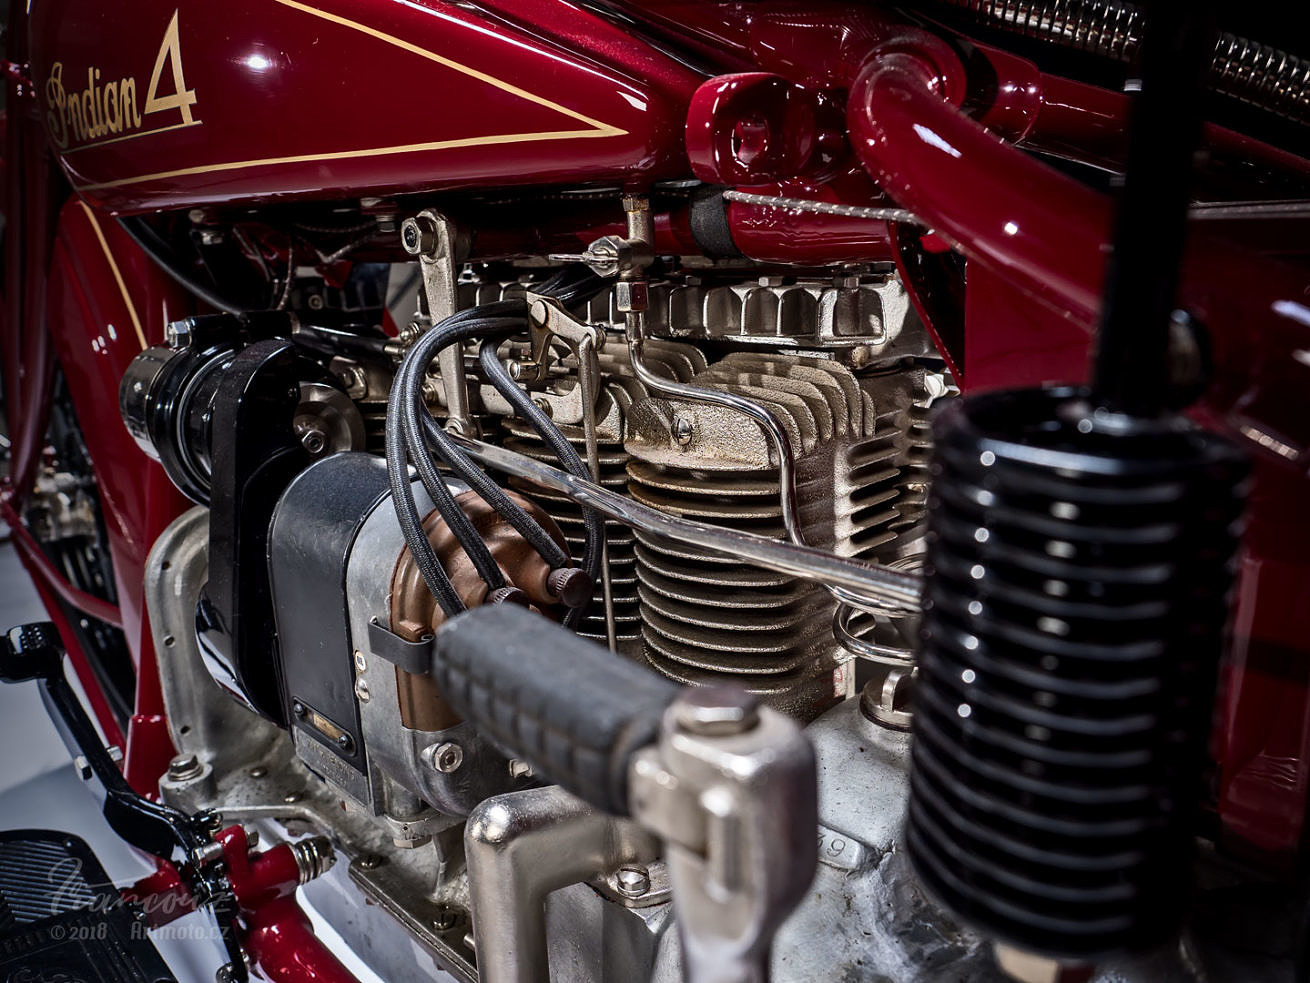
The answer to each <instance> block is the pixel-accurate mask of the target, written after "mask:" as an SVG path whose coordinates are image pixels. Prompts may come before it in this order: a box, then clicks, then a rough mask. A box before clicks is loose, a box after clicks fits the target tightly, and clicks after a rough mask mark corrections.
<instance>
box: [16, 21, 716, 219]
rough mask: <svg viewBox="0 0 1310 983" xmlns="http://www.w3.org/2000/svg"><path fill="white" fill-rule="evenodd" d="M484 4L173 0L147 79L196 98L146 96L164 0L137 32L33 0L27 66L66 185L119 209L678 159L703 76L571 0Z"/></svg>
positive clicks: (456, 182)
mask: <svg viewBox="0 0 1310 983" xmlns="http://www.w3.org/2000/svg"><path fill="white" fill-rule="evenodd" d="M497 6H498V5H495V4H489V5H487V8H488V9H485V10H479V9H476V8H472V7H470V6H469V5H466V4H455V3H435V2H434V3H428V4H423V5H420V4H416V3H407V2H401V0H353V2H349V0H325V2H315V3H312V4H310V3H301V2H299V0H234V2H230V3H224V4H193V5H190V6H186V7H183V8H181V9H180V13H178V14H177V15H176V16H177V23H176V42H177V43H176V45H175V46H174V47H173V48H171V49H169V50H170V51H171V55H172V57H165V59H164V61H165V68H164V79H163V81H162V82H161V83H160V84H159V93H160V94H164V95H171V94H172V93H173V91H174V81H173V80H174V79H179V80H181V81H182V82H183V85H184V88H183V90H182V91H183V92H184V93H185V94H186V99H188V100H190V99H192V98H193V99H194V101H193V102H190V103H189V104H186V105H178V106H174V107H169V108H163V109H157V110H155V111H151V109H150V106H149V105H148V103H147V96H148V94H149V88H150V81H151V73H152V66H154V65H155V63H156V60H157V58H158V57H159V56H160V55H161V52H163V51H164V50H165V49H166V48H167V47H168V46H167V45H166V43H165V39H166V37H167V36H168V32H169V28H170V24H171V23H172V20H173V18H174V16H175V12H177V11H178V10H179V8H178V5H177V3H176V2H175V0H139V2H137V3H135V4H134V5H133V11H132V30H131V31H123V30H121V29H118V26H119V25H120V24H121V20H120V12H119V11H118V10H117V9H116V8H111V7H107V6H105V5H104V4H102V3H99V2H97V0H47V2H45V3H42V4H40V5H39V6H37V7H36V9H35V10H34V11H33V14H32V30H31V35H32V49H33V52H32V77H33V79H34V80H35V81H36V84H37V86H38V89H39V90H40V92H41V96H42V109H43V111H44V112H45V114H46V118H47V120H48V123H49V129H50V134H51V139H52V141H53V142H54V143H55V145H56V146H60V147H62V151H61V153H60V160H61V163H62V164H63V165H64V168H65V169H66V171H67V173H68V175H69V177H70V179H71V180H72V182H73V184H74V187H75V188H77V189H79V190H81V191H82V192H83V193H85V194H87V195H89V196H90V197H91V198H92V199H94V200H96V201H98V202H101V203H103V204H104V206H105V207H107V208H109V209H111V210H115V211H132V210H137V211H140V210H149V209H159V208H185V207H190V206H195V205H201V204H207V203H225V204H226V203H230V202H232V201H237V200H262V201H269V200H273V199H279V200H285V199H286V198H288V197H310V198H339V197H358V196H360V195H364V194H367V195H376V194H385V193H391V192H413V191H419V190H435V189H449V188H466V187H477V186H495V185H511V184H542V183H551V182H564V181H567V182H569V183H572V184H576V183H579V182H588V181H606V182H613V183H625V184H631V185H633V186H638V187H640V186H646V185H649V183H650V182H651V181H653V180H656V179H659V178H665V177H675V176H680V175H684V174H686V171H687V165H686V158H685V155H684V154H683V150H682V125H683V121H684V119H685V115H686V112H685V110H686V104H687V101H688V100H689V99H690V97H691V93H692V92H693V91H694V89H695V87H696V85H697V84H699V82H700V81H701V80H702V79H701V77H700V76H698V75H696V74H695V73H693V72H692V71H690V70H689V69H687V68H685V67H683V66H682V65H681V64H679V63H678V62H676V61H674V60H673V59H671V58H668V57H665V56H663V55H661V54H660V53H659V52H657V51H656V50H655V49H654V48H652V47H651V46H650V45H648V44H645V43H644V42H642V41H640V40H639V39H637V38H635V37H634V36H633V35H632V34H631V33H629V32H627V31H623V30H621V29H619V28H618V27H616V26H615V25H613V24H611V23H610V22H608V21H607V20H605V19H602V18H600V17H598V16H596V15H595V14H592V13H589V12H587V11H585V10H583V9H581V8H580V7H579V6H578V5H575V4H572V3H567V2H565V0H530V2H523V3H514V4H508V3H506V4H503V5H499V6H500V7H501V8H502V9H497ZM108 36H112V37H114V39H115V43H114V44H112V45H106V44H104V43H103V39H104V38H105V37H108ZM347 51H348V52H349V57H348V58H346V57H343V52H347ZM175 66H180V69H178V71H177V74H176V76H174V75H172V74H170V73H171V72H172V70H173V69H174V67H175ZM97 71H98V72H99V76H98V78H99V81H98V82H97V83H95V85H94V86H91V88H90V89H89V91H90V93H91V94H90V95H88V96H86V97H85V99H84V101H85V102H86V104H87V105H88V106H94V107H96V109H95V112H96V114H97V115H95V116H94V118H93V122H92V123H91V124H90V126H89V127H79V118H80V117H79V116H78V115H77V113H76V112H75V111H74V106H75V102H74V97H75V96H79V95H80V94H82V93H84V92H87V91H88V86H89V85H91V83H89V82H88V72H92V73H95V72H97ZM127 80H133V81H132V83H131V85H130V86H129V85H128V81H127ZM133 92H134V93H135V101H133V98H132V93H133ZM165 101H167V100H165ZM115 102H117V104H118V106H119V108H118V109H114V108H113V106H114V105H115ZM125 104H126V105H127V106H128V107H129V111H130V112H131V113H132V118H131V121H130V123H129V124H124V123H123V122H122V121H121V116H122V113H123V112H124V110H123V109H122V108H121V107H122V106H123V105H125ZM61 106H62V107H63V108H62V109H61ZM132 106H135V109H133V108H131V107H132ZM138 112H139V113H140V116H139V119H140V123H139V125H138V124H137V119H138V117H137V115H136V114H137V113H138Z"/></svg>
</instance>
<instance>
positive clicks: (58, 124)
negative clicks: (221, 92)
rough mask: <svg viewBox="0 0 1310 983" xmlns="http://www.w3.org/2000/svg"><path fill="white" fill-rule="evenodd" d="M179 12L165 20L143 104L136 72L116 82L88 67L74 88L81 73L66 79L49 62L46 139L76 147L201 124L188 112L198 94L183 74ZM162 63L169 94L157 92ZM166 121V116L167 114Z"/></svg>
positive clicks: (61, 68) (59, 67)
mask: <svg viewBox="0 0 1310 983" xmlns="http://www.w3.org/2000/svg"><path fill="white" fill-rule="evenodd" d="M177 14H178V12H177V11H176V10H174V11H173V19H172V20H170V21H169V22H168V29H167V30H166V31H164V40H163V41H162V42H161V43H160V45H159V54H158V55H156V56H155V68H154V71H152V72H151V73H150V85H149V86H148V87H147V88H146V99H145V106H144V108H143V107H141V106H140V105H139V104H138V102H137V89H138V87H137V82H136V77H135V76H130V77H127V78H121V79H118V80H117V81H114V80H109V79H102V78H101V77H100V69H98V68H96V67H94V66H92V67H90V68H88V69H87V70H86V87H85V88H83V89H77V88H74V86H76V85H78V84H79V83H80V82H81V77H80V76H79V77H78V78H77V79H73V78H71V77H70V78H68V79H67V80H66V79H65V78H64V63H63V62H62V61H57V62H55V63H54V64H53V65H52V66H50V78H49V79H47V80H46V84H45V98H46V106H47V111H46V123H47V126H48V127H49V130H50V139H51V141H53V143H54V144H55V146H56V147H58V148H59V149H60V150H68V149H70V148H72V149H79V148H81V147H91V146H95V145H97V144H104V143H114V142H116V141H118V140H127V139H130V138H132V137H138V136H146V135H147V134H150V133H162V132H164V131H165V130H176V129H180V128H182V127H184V126H197V125H199V123H200V120H198V119H196V118H195V117H194V116H193V115H192V112H191V107H192V106H194V105H195V102H196V93H195V90H194V89H188V88H187V86H186V79H185V77H184V76H183V74H182V49H181V46H180V45H179V44H178V38H177ZM165 66H167V67H168V68H169V71H170V74H171V75H172V83H173V92H172V94H171V95H161V94H160V92H159V83H160V80H161V79H162V78H163V75H164V68H165ZM173 111H176V112H177V113H178V114H180V118H178V117H174V121H172V122H164V121H156V120H149V119H148V118H149V117H151V116H154V115H155V114H157V113H172V112H173ZM164 119H165V120H167V117H165V118H164ZM148 122H160V123H161V125H154V126H146V124H147V123H148Z"/></svg>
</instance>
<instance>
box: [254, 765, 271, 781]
mask: <svg viewBox="0 0 1310 983" xmlns="http://www.w3.org/2000/svg"><path fill="white" fill-rule="evenodd" d="M267 774H268V769H267V768H265V767H264V766H263V765H255V767H253V768H251V769H250V777H251V778H263V777H264V776H265V775H267Z"/></svg>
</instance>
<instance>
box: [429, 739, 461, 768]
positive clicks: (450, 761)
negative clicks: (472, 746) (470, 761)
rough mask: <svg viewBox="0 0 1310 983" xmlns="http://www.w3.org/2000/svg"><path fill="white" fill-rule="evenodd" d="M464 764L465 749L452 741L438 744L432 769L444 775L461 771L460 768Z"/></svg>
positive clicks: (433, 756)
mask: <svg viewBox="0 0 1310 983" xmlns="http://www.w3.org/2000/svg"><path fill="white" fill-rule="evenodd" d="M463 763H464V749H463V748H462V747H460V746H459V745H458V744H455V743H453V742H452V741H447V742H446V743H445V744H438V745H437V747H436V750H434V751H433V752H432V767H433V768H435V769H436V770H437V771H439V772H441V773H442V774H443V775H449V774H450V773H451V772H455V771H459V766H460V765H462V764H463Z"/></svg>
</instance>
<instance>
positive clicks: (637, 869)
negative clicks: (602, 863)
mask: <svg viewBox="0 0 1310 983" xmlns="http://www.w3.org/2000/svg"><path fill="white" fill-rule="evenodd" d="M614 886H615V887H616V888H617V889H618V892H619V893H620V894H621V895H623V896H624V897H625V898H640V897H641V896H642V895H643V894H645V893H646V892H647V891H649V890H650V872H649V871H648V870H646V868H645V867H642V866H641V865H640V864H624V865H623V866H622V867H620V868H619V869H618V871H617V872H616V873H615V874H614Z"/></svg>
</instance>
